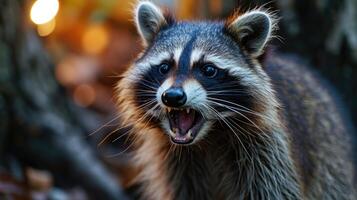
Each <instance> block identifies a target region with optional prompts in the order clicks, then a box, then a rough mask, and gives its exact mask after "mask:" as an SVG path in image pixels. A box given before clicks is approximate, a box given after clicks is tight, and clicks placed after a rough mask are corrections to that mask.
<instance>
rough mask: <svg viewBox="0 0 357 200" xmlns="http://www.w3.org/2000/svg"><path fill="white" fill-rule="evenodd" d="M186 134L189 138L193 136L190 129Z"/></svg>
mask: <svg viewBox="0 0 357 200" xmlns="http://www.w3.org/2000/svg"><path fill="white" fill-rule="evenodd" d="M187 135H188V138H189V139H190V140H191V139H192V138H193V137H192V131H191V129H190V130H188V133H187Z"/></svg>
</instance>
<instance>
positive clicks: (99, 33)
mask: <svg viewBox="0 0 357 200" xmlns="http://www.w3.org/2000/svg"><path fill="white" fill-rule="evenodd" d="M108 42H109V36H108V32H107V30H106V29H105V27H104V26H102V25H92V26H90V27H89V28H88V29H87V30H86V31H85V33H84V35H83V38H82V47H83V50H84V51H85V52H86V53H88V54H99V53H101V52H102V51H103V50H104V49H105V48H106V47H107V45H108Z"/></svg>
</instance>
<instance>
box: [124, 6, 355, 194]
mask: <svg viewBox="0 0 357 200" xmlns="http://www.w3.org/2000/svg"><path fill="white" fill-rule="evenodd" d="M135 14H136V15H135V21H136V24H137V27H138V30H139V32H140V34H141V36H142V38H143V40H144V42H145V44H146V45H147V47H146V50H145V51H144V53H143V54H142V55H140V56H139V59H138V60H137V61H136V62H135V63H134V64H133V66H132V67H130V68H129V69H128V71H127V72H126V73H125V74H124V76H123V78H122V80H121V81H120V82H119V84H118V86H117V90H118V108H119V112H120V113H121V114H122V115H121V116H122V119H123V124H126V125H132V126H133V130H132V132H131V136H132V137H133V138H134V140H133V141H134V145H135V158H134V159H135V162H136V163H137V164H138V166H140V169H141V170H140V174H139V175H138V176H137V177H136V179H135V181H136V183H138V184H140V185H141V188H142V198H143V199H153V200H158V199H160V200H161V199H165V200H166V199H182V200H184V199H259V200H262V199H272V200H276V199H356V196H355V191H354V182H353V181H354V180H353V178H354V166H353V162H352V157H351V153H352V144H351V138H350V134H351V132H352V129H351V128H350V126H349V121H348V120H349V119H348V118H344V117H343V115H342V113H341V111H339V109H338V106H337V102H336V100H335V99H334V97H333V96H334V94H331V91H330V90H328V89H327V88H326V87H325V86H324V84H321V83H320V81H319V78H317V76H316V75H314V73H312V72H310V70H308V69H306V68H304V67H301V66H299V65H297V64H295V63H294V62H292V61H290V60H291V59H284V58H277V57H272V58H270V59H268V61H267V62H266V63H264V66H262V65H261V64H260V63H259V62H258V57H259V56H260V55H261V54H262V53H263V49H264V47H265V46H266V43H267V42H268V41H269V39H270V38H271V37H272V32H273V31H274V28H275V20H274V17H272V16H271V15H270V14H269V13H268V12H265V11H262V10H253V11H250V12H247V13H241V14H240V13H237V14H235V15H234V16H233V17H232V18H231V19H229V20H227V21H226V22H176V21H175V20H173V18H172V17H170V16H168V15H166V14H164V13H163V12H162V11H161V10H160V9H159V8H158V7H156V6H155V5H154V4H152V3H150V2H147V1H143V2H140V3H139V4H138V6H137V9H136V11H135Z"/></svg>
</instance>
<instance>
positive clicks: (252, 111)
mask: <svg viewBox="0 0 357 200" xmlns="http://www.w3.org/2000/svg"><path fill="white" fill-rule="evenodd" d="M207 99H209V100H213V102H215V101H220V102H224V103H229V104H231V105H234V106H238V107H241V108H242V109H240V108H236V107H232V106H229V105H225V104H222V103H219V102H217V103H219V104H221V105H222V106H226V107H230V108H232V109H236V110H238V111H242V112H246V113H249V114H253V115H256V116H258V117H263V118H267V116H264V115H262V114H260V113H257V112H255V111H254V110H251V109H249V108H247V107H245V106H242V105H239V104H236V103H233V102H231V101H226V100H224V99H218V98H214V97H207ZM268 119H269V118H268Z"/></svg>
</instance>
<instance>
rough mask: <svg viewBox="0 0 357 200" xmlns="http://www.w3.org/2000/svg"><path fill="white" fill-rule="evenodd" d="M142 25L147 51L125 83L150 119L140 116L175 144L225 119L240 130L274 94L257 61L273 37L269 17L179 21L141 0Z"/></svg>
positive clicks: (196, 136) (259, 14) (138, 17)
mask: <svg viewBox="0 0 357 200" xmlns="http://www.w3.org/2000/svg"><path fill="white" fill-rule="evenodd" d="M136 24H137V27H138V30H139V32H140V34H141V36H142V37H143V39H144V42H145V43H146V44H147V49H146V51H145V52H144V53H143V54H142V55H141V57H140V58H139V59H138V60H137V61H136V63H135V64H134V65H133V67H132V68H130V69H129V71H128V72H127V74H126V76H125V77H124V78H123V81H122V84H121V85H124V84H123V82H124V83H125V84H126V85H130V86H131V87H130V88H129V89H127V90H130V93H132V94H133V96H134V99H133V103H132V104H134V105H132V104H128V105H131V106H133V107H135V108H136V109H133V110H136V111H137V114H138V115H143V116H142V117H141V118H140V117H138V118H140V119H144V121H146V122H148V123H153V124H154V125H157V126H159V127H161V129H162V130H163V132H164V133H165V134H167V135H168V137H170V138H171V141H172V142H173V143H176V144H193V143H195V142H196V141H199V140H200V139H202V138H204V137H205V136H206V135H207V134H209V132H210V130H211V129H212V126H213V125H214V124H215V123H217V122H219V123H221V124H223V125H224V126H225V127H226V128H227V129H231V130H232V131H233V132H234V129H235V128H236V126H237V125H234V124H236V123H240V122H244V123H249V121H250V119H249V118H248V117H247V115H248V114H249V113H253V112H255V111H254V109H255V108H256V107H257V105H258V104H264V103H263V102H259V101H261V100H262V99H264V97H265V96H264V95H267V94H269V92H271V91H270V89H271V88H270V84H269V80H268V78H267V76H266V74H265V73H264V72H263V70H262V69H261V67H260V66H259V65H258V64H257V63H256V59H255V58H256V57H257V56H258V55H260V54H261V53H262V49H263V47H264V46H265V44H266V42H267V41H268V39H269V37H270V33H271V29H272V20H271V18H270V17H269V15H268V14H267V13H265V12H262V11H253V12H249V13H246V14H244V15H241V16H239V17H236V18H235V19H234V20H231V21H230V22H226V24H224V23H219V22H216V23H212V22H211V23H204V22H199V23H197V22H196V23H195V22H174V21H173V20H172V19H171V18H168V17H165V16H164V14H163V13H162V12H161V11H160V9H158V8H157V7H156V6H155V5H153V4H152V3H150V2H141V3H140V4H139V5H138V7H137V10H136ZM119 87H120V86H119ZM121 89H122V90H123V88H121ZM120 98H121V99H122V101H125V98H126V97H125V96H123V97H120ZM128 109H130V108H128ZM234 118H236V119H238V120H239V121H238V122H237V121H235V122H232V121H231V120H232V119H234ZM247 119H248V120H247ZM238 126H239V124H238Z"/></svg>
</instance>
